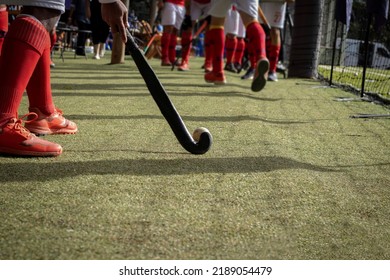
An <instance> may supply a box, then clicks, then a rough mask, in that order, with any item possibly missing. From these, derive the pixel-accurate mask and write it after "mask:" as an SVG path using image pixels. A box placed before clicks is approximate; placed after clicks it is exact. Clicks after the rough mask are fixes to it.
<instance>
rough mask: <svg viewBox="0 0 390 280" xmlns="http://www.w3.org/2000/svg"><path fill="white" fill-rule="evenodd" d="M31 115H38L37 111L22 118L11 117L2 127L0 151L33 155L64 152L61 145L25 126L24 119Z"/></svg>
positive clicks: (0, 129)
mask: <svg viewBox="0 0 390 280" xmlns="http://www.w3.org/2000/svg"><path fill="white" fill-rule="evenodd" d="M31 115H34V116H35V118H37V117H38V116H37V115H36V114H35V113H29V114H27V115H24V116H23V117H22V118H21V119H16V118H13V119H10V120H9V122H8V123H7V124H5V125H4V126H3V127H1V128H0V153H2V154H7V155H16V156H33V157H50V156H52V157H55V156H59V155H60V154H61V153H62V147H61V146H60V145H58V144H56V143H52V142H49V141H46V140H43V139H40V138H38V137H37V136H35V135H34V134H32V133H30V131H28V129H26V128H25V127H23V125H22V119H23V118H24V117H26V116H31ZM27 122H28V121H26V123H27Z"/></svg>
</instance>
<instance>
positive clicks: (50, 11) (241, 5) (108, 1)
mask: <svg viewBox="0 0 390 280" xmlns="http://www.w3.org/2000/svg"><path fill="white" fill-rule="evenodd" d="M99 1H100V2H101V3H102V17H103V19H104V20H105V21H106V22H107V23H108V24H109V25H110V27H111V31H112V33H116V32H118V33H119V34H120V38H121V40H122V41H123V42H124V43H126V41H127V37H126V28H127V26H128V11H127V7H126V6H125V5H124V3H123V2H122V1H121V0H99ZM263 1H265V0H263ZM268 1H270V0H268ZM274 1H281V0H274ZM1 3H2V4H0V154H8V155H12V156H33V157H38V156H39V157H42V156H44V157H45V156H58V155H60V154H61V153H62V146H61V145H59V144H57V143H54V142H51V141H48V140H45V139H43V138H41V137H38V136H37V135H46V134H74V133H76V132H77V131H78V127H77V125H76V124H75V123H74V122H72V121H70V120H68V119H66V118H65V117H64V116H63V113H62V111H61V110H60V109H58V108H57V107H56V106H55V105H54V101H53V98H52V90H51V82H50V64H51V59H50V53H51V48H52V46H53V40H51V37H50V34H52V33H53V30H54V28H55V25H56V24H57V22H58V20H59V17H60V15H61V13H64V11H65V0H50V1H47V0H1ZM283 3H284V1H283ZM160 4H161V5H162V7H161V8H162V25H163V26H164V29H163V36H162V62H161V63H162V65H172V63H175V61H176V58H175V56H176V41H177V35H178V31H179V30H180V28H181V25H182V23H183V20H184V18H185V15H186V13H187V15H191V20H190V22H192V23H194V22H195V21H197V20H199V19H202V17H203V16H204V15H210V16H211V19H210V24H209V26H208V28H207V31H206V37H205V45H206V47H205V48H206V61H205V65H204V67H205V71H206V73H205V76H204V78H205V80H206V82H209V83H214V84H225V83H226V76H225V74H224V69H226V70H229V71H230V70H232V71H233V67H231V65H230V64H229V65H230V66H228V65H226V66H225V68H224V67H223V63H224V49H225V37H226V34H225V31H224V26H225V17H226V15H227V12H228V11H229V10H231V12H232V13H234V11H235V12H236V13H239V14H240V17H239V18H241V20H242V23H243V25H244V26H245V38H246V49H247V51H248V58H249V61H250V71H249V72H251V73H252V75H253V76H252V77H253V80H252V85H251V89H252V91H255V92H257V91H260V90H262V89H263V88H264V86H265V84H266V81H267V79H268V78H269V77H270V75H268V72H269V70H270V71H271V72H270V73H272V71H273V62H272V59H270V57H269V58H267V55H266V43H265V33H264V30H263V28H262V27H261V25H260V23H259V21H258V5H259V3H258V0H230V1H229V0H211V1H210V0H192V1H189V0H165V1H161V3H160ZM232 4H234V7H235V8H233V9H232ZM5 5H21V6H23V9H22V12H21V14H20V15H18V16H17V18H16V19H15V20H14V21H13V22H12V24H11V25H10V26H9V27H8V16H6V9H5V7H6V6H5ZM185 5H188V6H187V9H186V6H185ZM232 18H233V17H231V16H228V22H229V21H230V20H231V19H232ZM237 18H238V17H237ZM270 19H271V17H270ZM272 19H273V18H272ZM270 22H271V23H272V22H273V21H272V20H270ZM190 26H191V24H190ZM186 32H187V33H186ZM186 32H184V33H183V34H182V39H183V42H182V45H183V46H185V45H186V44H187V46H188V47H189V46H190V42H191V40H192V38H191V37H192V29H191V27H189V28H188V29H187V31H186ZM229 32H230V31H229ZM231 33H232V34H233V35H235V34H236V33H235V32H234V31H232V32H231ZM271 34H272V32H271ZM236 36H239V37H241V38H243V37H244V36H243V34H242V33H237V34H236ZM233 37H234V36H233ZM228 38H229V37H228ZM229 40H230V39H229ZM229 40H228V42H227V44H226V46H230V47H228V49H229V48H232V47H231V45H230V44H231V42H230V41H229ZM233 40H234V39H233ZM241 49H242V47H241ZM228 52H229V50H228ZM188 54H189V52H188V50H187V52H186V50H184V52H183V57H182V61H181V64H180V66H179V69H180V70H188V69H189V66H188V63H189V60H188ZM235 66H236V67H238V64H237V65H235ZM229 67H230V68H229ZM234 69H235V68H234ZM24 92H26V93H27V97H28V110H29V112H28V113H27V114H26V115H24V116H22V117H20V118H19V115H18V109H19V106H20V103H21V101H22V97H23V94H24ZM23 119H26V120H25V121H23Z"/></svg>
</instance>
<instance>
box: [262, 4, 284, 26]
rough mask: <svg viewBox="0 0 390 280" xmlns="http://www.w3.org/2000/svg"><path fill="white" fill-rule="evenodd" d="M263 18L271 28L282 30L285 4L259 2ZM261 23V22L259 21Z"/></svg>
mask: <svg viewBox="0 0 390 280" xmlns="http://www.w3.org/2000/svg"><path fill="white" fill-rule="evenodd" d="M260 7H261V9H262V10H263V13H264V16H265V17H266V18H267V20H268V23H269V25H271V27H275V28H280V29H283V26H284V19H285V17H286V3H285V2H284V3H282V2H274V3H273V2H264V3H262V2H260ZM259 21H260V22H261V23H263V21H262V20H261V19H259Z"/></svg>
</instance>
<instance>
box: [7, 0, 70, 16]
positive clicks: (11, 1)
mask: <svg viewBox="0 0 390 280" xmlns="http://www.w3.org/2000/svg"><path fill="white" fill-rule="evenodd" d="M0 2H1V4H6V5H21V6H33V7H42V8H48V9H54V10H57V11H61V12H62V13H64V12H65V0H30V1H29V0H8V1H7V0H1V1H0Z"/></svg>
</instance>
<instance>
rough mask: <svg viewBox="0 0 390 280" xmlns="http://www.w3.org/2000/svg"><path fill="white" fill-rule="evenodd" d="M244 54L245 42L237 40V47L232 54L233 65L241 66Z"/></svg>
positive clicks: (241, 39)
mask: <svg viewBox="0 0 390 280" xmlns="http://www.w3.org/2000/svg"><path fill="white" fill-rule="evenodd" d="M244 52H245V40H244V38H237V47H236V52H235V54H234V63H238V64H240V65H241V64H242V58H243V57H244Z"/></svg>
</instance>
